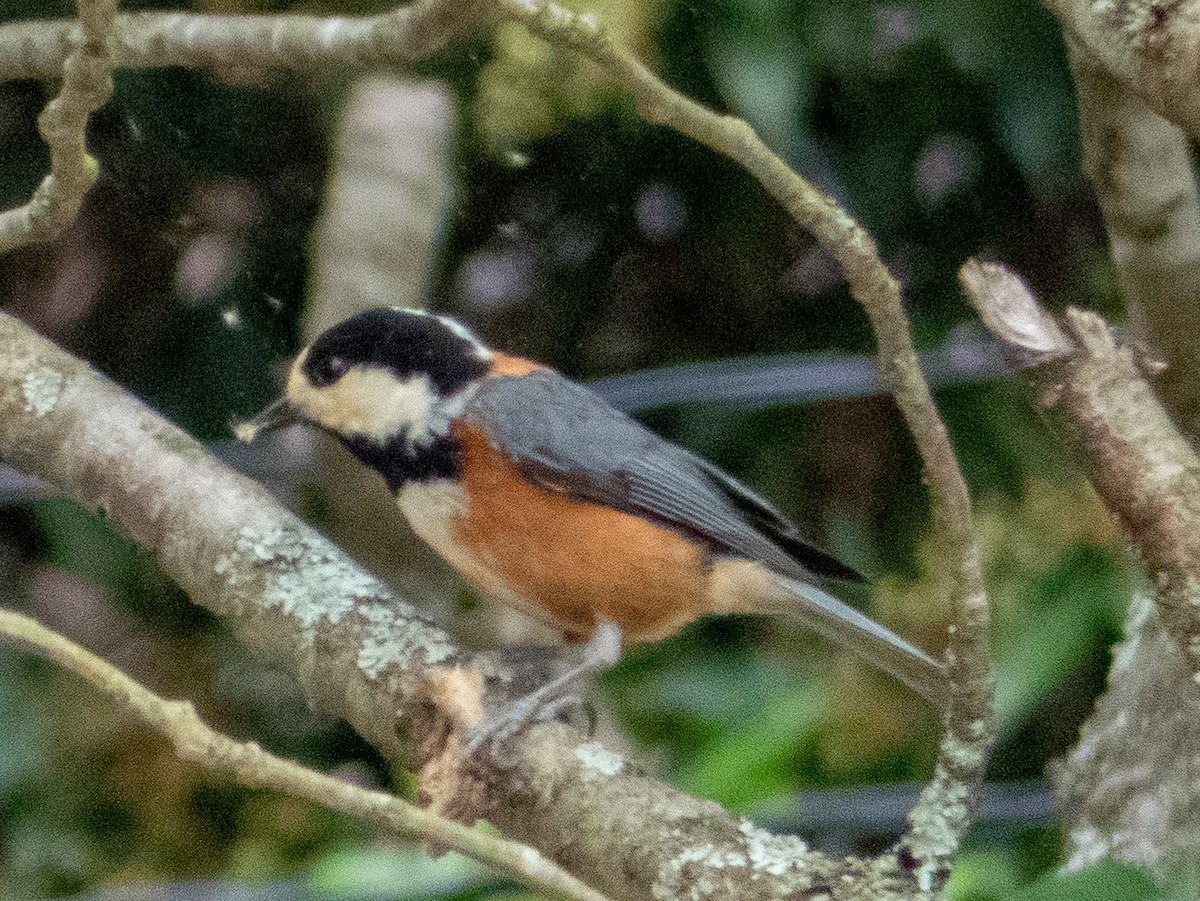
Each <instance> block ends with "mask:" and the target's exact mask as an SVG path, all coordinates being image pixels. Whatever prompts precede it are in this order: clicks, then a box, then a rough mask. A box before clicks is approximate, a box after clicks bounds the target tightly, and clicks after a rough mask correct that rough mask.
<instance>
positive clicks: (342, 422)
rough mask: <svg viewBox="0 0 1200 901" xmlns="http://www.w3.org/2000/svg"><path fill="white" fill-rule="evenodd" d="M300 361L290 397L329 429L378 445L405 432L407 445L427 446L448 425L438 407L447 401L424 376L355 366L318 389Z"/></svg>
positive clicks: (288, 390)
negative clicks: (404, 376) (407, 376)
mask: <svg viewBox="0 0 1200 901" xmlns="http://www.w3.org/2000/svg"><path fill="white" fill-rule="evenodd" d="M303 361H304V358H303V357H301V358H300V359H298V360H297V361H296V363H295V365H294V366H293V367H292V374H291V377H290V378H289V379H288V386H287V395H288V398H289V399H290V400H291V401H292V402H293V403H295V404H296V405H297V406H299V407H300V408H301V409H303V410H304V412H305V413H306V414H307V415H308V417H309V418H310V419H312V420H313V421H314V422H316V423H318V424H320V425H322V426H324V427H325V428H327V429H329V430H330V431H333V432H336V433H337V434H339V435H345V436H346V437H363V438H369V439H371V440H373V441H376V442H378V443H379V444H385V443H386V442H387V441H388V439H390V438H392V437H394V436H395V435H398V434H400V433H401V432H404V433H406V434H407V435H408V439H409V442H410V443H412V444H427V443H429V442H430V441H432V440H433V438H434V437H435V436H436V435H444V434H445V433H446V431H447V430H448V429H449V426H450V422H449V416H447V415H446V414H444V413H441V412H440V411H439V409H438V408H439V406H441V405H443V404H444V403H445V401H441V400H440V399H439V398H438V395H437V391H436V390H435V389H434V387H433V385H432V383H431V382H430V381H429V376H427V375H418V376H413V377H412V378H410V379H405V380H400V379H398V378H396V375H395V373H393V372H392V371H391V370H390V369H386V368H383V367H378V366H366V367H356V368H354V369H351V370H350V371H349V372H347V373H346V374H345V375H343V376H342V377H341V378H340V379H338V380H337V381H336V382H334V383H333V384H332V385H328V386H326V387H324V388H317V387H314V386H313V384H312V383H311V382H309V380H308V379H307V378H306V377H305V376H304V373H303V371H302V370H301V366H302V365H303ZM439 414H440V415H439Z"/></svg>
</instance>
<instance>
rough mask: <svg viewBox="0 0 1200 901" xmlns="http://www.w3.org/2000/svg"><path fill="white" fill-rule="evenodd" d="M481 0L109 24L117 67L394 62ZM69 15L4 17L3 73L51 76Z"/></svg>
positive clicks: (449, 30) (144, 18)
mask: <svg viewBox="0 0 1200 901" xmlns="http://www.w3.org/2000/svg"><path fill="white" fill-rule="evenodd" d="M483 8H484V4H483V3H482V0H465V2H455V0H414V2H412V3H409V4H408V5H407V6H402V7H400V8H399V9H395V10H392V11H390V12H387V13H383V14H381V15H378V16H371V17H368V18H350V17H345V16H305V15H279V16H275V15H263V16H212V15H201V14H194V13H174V12H170V13H160V12H153V13H151V12H146V13H125V14H122V15H119V16H117V17H116V21H115V24H114V27H113V29H112V39H111V48H112V57H113V63H114V65H115V66H116V67H117V68H120V69H143V68H149V67H156V66H189V67H194V68H200V67H205V66H219V65H238V66H262V67H279V68H287V69H292V70H302V69H308V68H312V67H313V66H316V65H320V64H323V63H331V62H337V63H347V64H353V65H359V66H389V65H397V64H403V63H414V62H419V61H421V60H424V59H428V58H429V57H430V56H432V55H433V54H434V53H436V52H438V51H439V50H440V49H442V47H444V46H445V45H446V44H447V43H448V42H449V41H450V40H452V39H453V38H454V37H455V36H456V35H458V34H461V33H463V32H464V31H466V30H467V29H469V28H472V27H474V26H476V25H478V24H479V22H480V19H481V15H482V10H483ZM76 28H77V26H76V23H75V22H74V21H73V20H71V19H54V20H42V21H31V22H16V23H12V24H8V25H0V79H9V78H53V77H55V76H57V75H58V74H59V73H60V72H61V71H62V67H63V61H64V60H65V59H66V57H67V55H68V53H69V52H70V49H71V46H72V44H73V43H74V41H75V40H76Z"/></svg>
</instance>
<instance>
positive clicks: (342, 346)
mask: <svg viewBox="0 0 1200 901" xmlns="http://www.w3.org/2000/svg"><path fill="white" fill-rule="evenodd" d="M491 360H492V352H491V351H490V350H488V348H486V347H485V346H484V345H483V344H482V343H480V341H479V340H478V339H477V338H476V337H475V336H474V335H472V334H471V332H470V331H468V330H467V329H466V327H464V326H463V325H461V324H460V323H458V322H456V321H455V320H453V319H450V318H449V317H446V316H437V315H434V314H432V313H427V312H425V311H423V310H409V309H401V308H398V307H391V308H381V309H375V310H367V311H365V312H362V313H359V314H357V315H355V316H352V317H351V318H349V319H347V320H345V321H344V322H340V323H338V324H337V325H335V326H333V327H332V328H330V329H328V330H327V331H326V332H324V333H323V334H321V335H320V337H318V338H317V339H316V340H315V341H313V343H312V344H310V345H309V346H308V347H306V348H304V349H303V350H302V351H300V353H299V355H297V357H296V359H295V362H293V363H292V366H291V369H290V371H289V373H288V379H287V386H286V388H285V390H284V394H283V396H282V397H281V398H280V399H279V400H278V401H276V402H275V403H274V404H272V405H271V406H269V407H268V408H267V409H265V410H263V411H262V412H261V413H260V414H259V415H258V416H256V417H254V418H253V419H250V420H247V421H246V422H243V423H240V424H239V425H238V426H237V427H236V429H235V433H236V434H237V436H238V437H239V438H241V439H242V440H243V441H252V440H253V439H254V438H255V437H256V436H257V435H258V434H259V433H260V432H262V431H265V430H268V429H273V428H279V427H281V426H285V425H290V424H292V423H297V422H303V423H309V424H311V425H315V426H318V427H319V428H322V429H324V430H326V431H328V432H331V433H332V434H334V435H336V436H337V437H338V438H341V439H343V440H344V441H346V442H347V443H351V444H362V443H367V444H374V445H378V446H385V445H389V444H393V443H395V442H397V441H400V442H403V443H404V444H406V445H408V446H410V447H412V446H421V445H426V444H429V443H430V442H432V441H434V440H435V439H436V438H438V437H440V436H443V435H445V434H446V432H447V431H448V430H449V428H450V420H451V419H452V418H453V416H454V415H456V413H457V412H458V411H459V410H461V408H462V406H463V404H464V403H465V401H466V399H467V398H469V396H470V393H471V391H472V390H473V388H474V386H475V385H476V384H477V382H478V381H479V379H480V378H482V377H483V376H484V375H485V374H486V373H487V372H488V370H489V369H490V368H491V365H492V364H491Z"/></svg>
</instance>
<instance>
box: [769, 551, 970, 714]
mask: <svg viewBox="0 0 1200 901" xmlns="http://www.w3.org/2000/svg"><path fill="white" fill-rule="evenodd" d="M759 610H761V611H762V612H763V613H779V614H783V615H785V616H791V617H794V618H796V619H798V620H800V621H801V622H802V623H804V624H805V625H806V626H808V627H809V628H810V629H812V630H813V631H814V632H816V633H818V634H819V635H821V636H822V637H823V638H827V639H829V640H830V641H832V642H834V643H836V644H838V645H840V646H842V647H844V648H846V649H847V650H850V651H853V652H854V653H856V654H858V655H860V656H862V657H863V658H865V659H866V660H867V661H868V662H869V663H871V664H872V665H873V666H875V667H877V668H879V669H881V670H883V671H884V672H885V673H889V674H890V675H892V676H893V677H895V678H896V679H898V680H899V681H901V682H903V683H904V684H905V685H907V686H908V687H909V688H911V689H912V690H913V691H915V692H916V693H917V694H919V695H921V697H923V698H925V699H926V700H927V701H929V702H930V703H931V704H933V705H934V706H935V707H937V708H938V709H939V710H941V709H942V708H944V707H945V706H946V702H947V694H948V693H947V691H946V668H945V666H943V665H942V664H941V663H938V662H937V661H936V660H934V659H933V658H932V657H930V656H929V655H928V654H926V653H925V652H924V651H922V650H921V649H920V648H917V647H914V646H913V645H911V644H909V643H908V642H907V641H905V640H904V639H903V638H901V637H900V636H899V635H897V634H895V633H894V632H891V631H889V630H887V629H885V628H884V627H883V626H881V625H879V623H877V622H875V620H873V619H871V618H870V617H869V616H866V615H865V614H863V613H860V612H859V611H857V610H855V609H854V608H853V607H851V606H850V605H849V604H846V603H844V602H842V601H839V600H838V599H837V598H835V597H834V596H833V595H831V594H829V593H828V592H825V591H822V590H821V589H820V588H818V587H817V586H815V585H810V584H808V583H806V582H800V581H798V580H796V579H790V578H787V577H786V576H780V575H778V574H775V573H772V574H771V579H770V587H769V589H768V590H767V591H766V592H765V593H764V596H763V597H761V598H760V606H759Z"/></svg>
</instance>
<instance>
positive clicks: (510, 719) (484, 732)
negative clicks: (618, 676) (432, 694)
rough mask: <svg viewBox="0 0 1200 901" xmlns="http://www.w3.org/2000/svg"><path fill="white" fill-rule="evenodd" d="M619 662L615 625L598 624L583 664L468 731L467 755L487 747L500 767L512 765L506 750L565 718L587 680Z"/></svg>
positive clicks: (579, 701)
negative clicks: (530, 731)
mask: <svg viewBox="0 0 1200 901" xmlns="http://www.w3.org/2000/svg"><path fill="white" fill-rule="evenodd" d="M620 658H621V630H620V628H618V627H617V625H616V624H615V623H611V622H609V621H607V620H601V621H600V623H598V624H597V626H596V630H595V632H593V633H592V637H591V639H590V640H589V641H588V643H587V645H585V646H584V654H583V660H582V661H581V662H580V663H579V664H578V665H577V666H574V667H572V668H571V669H569V670H567V672H565V673H563V674H562V675H561V676H559V677H557V678H556V679H553V680H551V681H550V682H548V683H546V684H545V685H543V686H542V687H541V688H539V689H537V690H536V691H533V692H530V693H529V694H527V695H525V697H523V698H520V699H519V700H517V701H515V702H514V703H513V704H512V705H511V706H510V707H509V708H508V710H506V711H505V712H504V713H503V714H501V715H500V716H499V717H497V718H495V719H493V720H490V721H488V722H484V723H483V724H482V725H480V726H477V727H476V728H474V729H472V730H471V735H470V740H469V741H468V743H467V748H466V753H467V754H468V755H473V754H475V753H476V752H477V751H479V750H480V749H481V748H483V747H485V746H486V747H488V748H489V749H490V751H491V755H492V757H493V759H494V760H496V762H497V763H500V764H501V765H511V764H512V763H513V757H512V755H511V753H510V752H509V750H508V748H509V747H510V746H511V744H512V742H513V740H514V739H515V738H517V737H518V736H520V735H521V734H523V733H524V732H525V730H527V729H528V728H529V727H530V726H534V725H536V724H538V723H549V722H553V721H555V720H559V719H563V718H565V715H566V714H567V712H569V711H570V710H571V709H572V708H575V707H579V706H581V705H582V704H583V703H584V702H583V699H582V698H581V697H580V696H579V694H578V692H577V690H576V689H577V688H578V685H579V683H580V682H582V681H583V680H584V679H585V678H586V677H587V676H589V675H591V674H592V673H595V672H597V671H599V670H603V669H607V668H608V667H610V666H612V665H613V664H614V663H616V662H617V661H618V660H620Z"/></svg>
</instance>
